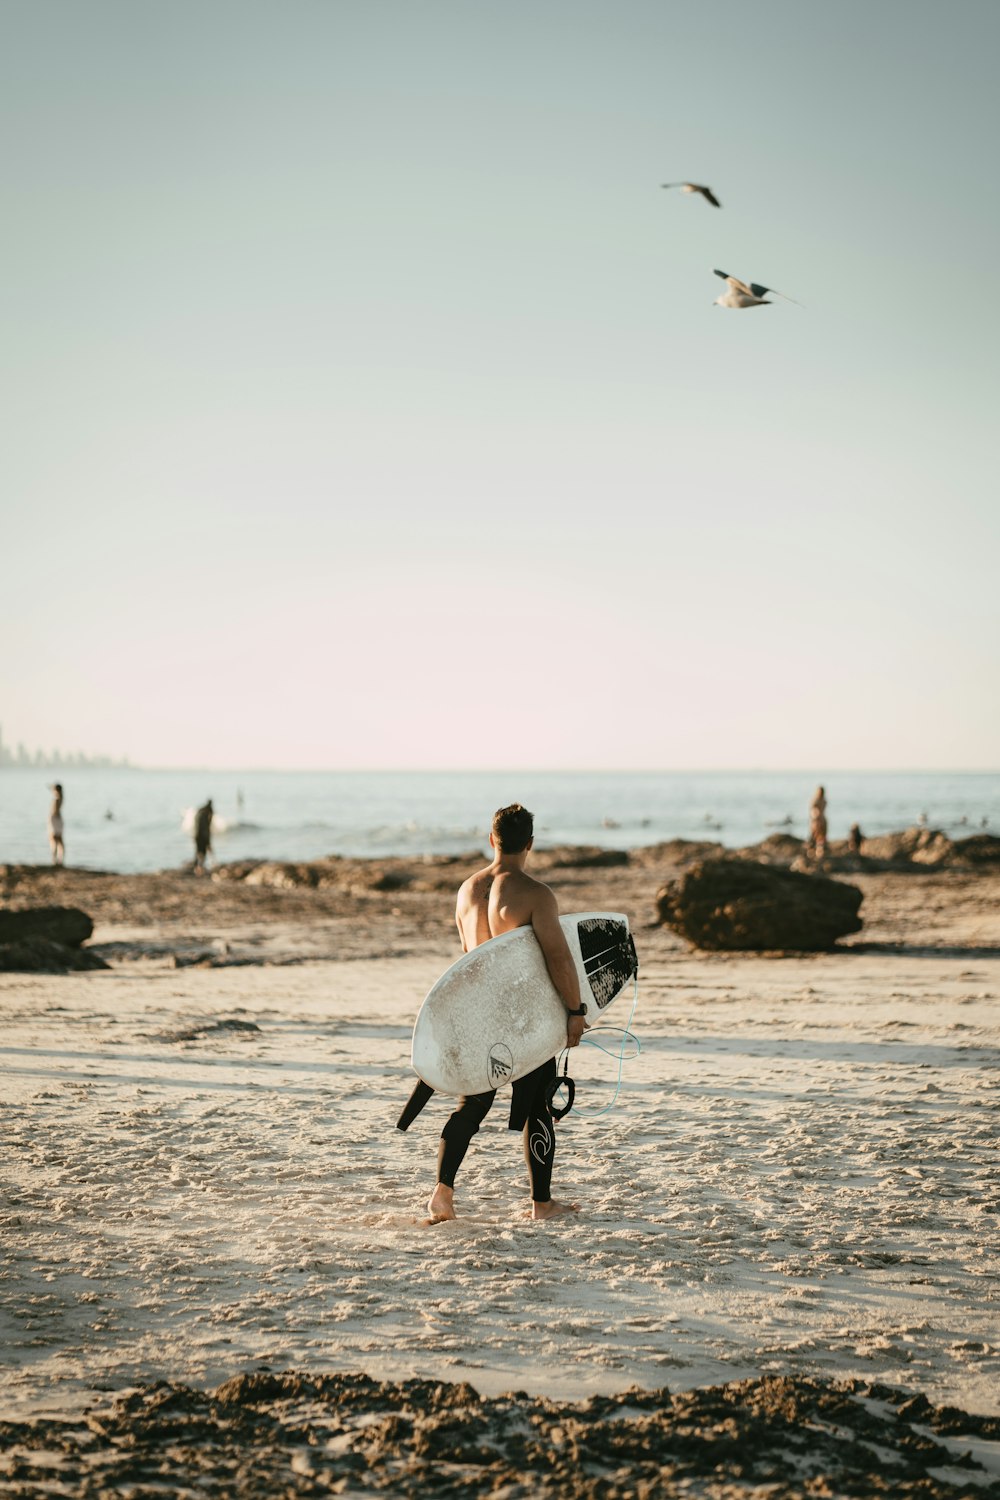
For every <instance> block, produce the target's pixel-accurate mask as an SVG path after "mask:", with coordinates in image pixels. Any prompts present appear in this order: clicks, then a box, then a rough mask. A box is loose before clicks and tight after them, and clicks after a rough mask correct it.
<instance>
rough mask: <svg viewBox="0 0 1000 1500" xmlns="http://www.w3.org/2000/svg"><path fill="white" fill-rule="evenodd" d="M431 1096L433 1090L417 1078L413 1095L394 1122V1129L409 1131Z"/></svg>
mask: <svg viewBox="0 0 1000 1500" xmlns="http://www.w3.org/2000/svg"><path fill="white" fill-rule="evenodd" d="M433 1094H434V1090H433V1089H432V1088H431V1086H430V1084H429V1083H425V1082H424V1080H423V1079H422V1078H418V1079H417V1081H416V1083H415V1084H414V1087H413V1093H412V1094H411V1095H410V1097H409V1099H408V1100H407V1101H406V1107H405V1108H404V1110H403V1113H402V1114H401V1115H400V1117H399V1119H398V1120H397V1121H396V1129H397V1130H409V1128H410V1126H411V1125H412V1124H413V1122H414V1120H415V1119H416V1118H417V1115H419V1113H420V1111H421V1110H422V1109H423V1107H424V1105H425V1104H426V1103H427V1101H428V1100H429V1099H430V1098H431V1097H432V1096H433Z"/></svg>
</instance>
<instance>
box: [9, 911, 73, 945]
mask: <svg viewBox="0 0 1000 1500" xmlns="http://www.w3.org/2000/svg"><path fill="white" fill-rule="evenodd" d="M93 930H94V924H93V922H92V921H91V920H90V918H89V917H88V916H87V913H86V912H85V911H80V910H79V909H78V908H77V907H75V906H27V907H24V908H23V909H22V910H20V911H18V910H13V911H11V910H5V911H0V944H7V943H19V942H22V941H23V940H24V939H25V938H36V937H37V938H46V939H47V940H48V941H49V942H52V943H59V944H60V945H61V946H62V947H64V948H79V947H80V944H81V943H85V942H86V941H87V939H88V938H89V937H90V935H91V933H92V932H93Z"/></svg>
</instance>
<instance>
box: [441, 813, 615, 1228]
mask: <svg viewBox="0 0 1000 1500" xmlns="http://www.w3.org/2000/svg"><path fill="white" fill-rule="evenodd" d="M533 828H534V824H533V819H532V815H531V813H530V812H528V810H527V808H524V807H522V806H521V804H520V803H519V802H514V803H512V804H511V806H510V807H501V808H500V810H499V812H497V813H496V814H495V815H494V818H493V831H492V833H491V834H490V847H491V848H492V850H493V862H492V864H489V865H487V866H486V868H485V869H484V870H478V871H477V872H476V874H475V875H471V876H470V877H469V879H468V880H467V881H466V882H465V884H464V885H463V886H462V888H461V890H460V891H459V893H458V903H457V906H456V909H455V920H456V922H457V923H458V931H459V934H460V935H461V938H462V949H463V951H464V952H465V953H468V952H469V950H470V948H478V946H479V944H480V943H485V942H487V941H488V940H489V939H490V938H494V937H499V935H500V933H501V932H509V931H510V930H511V928H513V927H526V926H529V925H530V926H531V927H533V928H534V931H535V936H536V938H537V939H538V942H539V945H540V946H541V950H542V953H543V954H544V955H545V963H546V966H547V968H548V971H549V974H550V975H551V977H552V983H553V984H554V985H555V987H556V989H557V990H558V992H559V995H560V998H561V999H562V1003H563V1005H565V1007H566V1012H567V1016H566V1045H567V1047H576V1046H577V1045H578V1044H579V1041H580V1038H581V1037H582V1035H583V1033H584V1031H585V1029H586V1025H587V1023H586V1021H585V1019H584V1016H585V1014H586V1009H585V1007H584V1006H583V1005H581V1003H580V985H579V981H578V979H577V976H576V968H575V965H574V963H573V959H572V956H571V954H570V951H569V945H568V943H567V942H566V938H565V936H564V934H563V930H562V928H561V927H560V925H559V907H558V905H557V903H556V898H555V896H554V895H553V894H552V892H551V891H550V890H549V888H548V886H547V885H542V883H541V881H539V880H533V879H532V877H531V876H530V875H526V874H525V871H524V866H525V863H526V861H527V858H528V855H529V853H530V852H531V846H532V843H533V842H534V839H533V836H532V835H533ZM555 1078H556V1060H555V1058H554V1057H552V1058H549V1060H548V1062H545V1063H542V1064H541V1066H540V1067H538V1068H535V1069H534V1071H533V1072H531V1073H528V1074H527V1075H526V1076H525V1077H524V1078H519V1079H518V1080H517V1082H516V1083H515V1084H514V1086H513V1089H512V1090H511V1106H510V1118H509V1120H508V1125H509V1127H510V1129H511V1130H520V1129H521V1128H522V1126H523V1128H524V1159H525V1161H526V1162H527V1165H528V1176H529V1178H530V1181H531V1217H532V1218H533V1219H551V1218H554V1217H555V1215H556V1214H563V1213H569V1212H573V1211H575V1210H576V1208H577V1207H578V1205H577V1204H575V1203H560V1202H558V1201H557V1200H556V1199H555V1198H553V1197H552V1195H551V1193H550V1191H549V1187H550V1184H551V1181H552V1162H553V1158H554V1157H555V1152H556V1139H555V1130H554V1128H553V1120H552V1115H551V1113H550V1112H549V1105H548V1100H547V1098H546V1092H547V1090H548V1087H549V1085H550V1084H551V1083H553V1082H554V1081H555ZM495 1098H496V1090H495V1089H492V1090H490V1092H489V1093H485V1094H466V1095H465V1096H464V1097H463V1098H461V1099H460V1100H459V1101H458V1108H457V1109H456V1110H455V1112H454V1114H453V1115H452V1116H451V1118H450V1119H449V1120H448V1122H447V1124H446V1125H445V1127H444V1130H443V1131H442V1132H441V1144H440V1147H439V1148H438V1180H437V1186H436V1187H435V1189H434V1191H433V1193H432V1194H431V1197H430V1202H429V1203H428V1205H427V1209H428V1213H429V1214H430V1218H429V1220H428V1223H431V1224H439V1223H440V1222H441V1221H442V1220H443V1219H453V1218H454V1217H455V1201H454V1200H455V1193H454V1188H455V1173H456V1172H457V1171H458V1169H459V1167H460V1166H461V1164H462V1160H463V1158H464V1156H465V1153H466V1151H468V1149H469V1143H470V1142H471V1140H472V1137H473V1136H474V1135H475V1133H476V1131H477V1130H478V1129H479V1127H480V1125H481V1124H482V1122H483V1120H484V1119H485V1118H486V1115H487V1114H488V1112H489V1109H490V1106H491V1105H492V1103H493V1100H494V1099H495Z"/></svg>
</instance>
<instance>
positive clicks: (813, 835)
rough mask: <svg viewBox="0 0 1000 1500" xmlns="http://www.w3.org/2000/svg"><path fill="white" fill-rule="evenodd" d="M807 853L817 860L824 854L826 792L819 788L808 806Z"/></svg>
mask: <svg viewBox="0 0 1000 1500" xmlns="http://www.w3.org/2000/svg"><path fill="white" fill-rule="evenodd" d="M809 852H810V853H811V854H815V855H816V857H817V859H822V858H823V856H824V854H825V853H826V792H825V791H824V789H823V788H822V787H821V786H818V787H817V788H816V790H815V792H814V793H813V799H812V801H811V802H810V804H809Z"/></svg>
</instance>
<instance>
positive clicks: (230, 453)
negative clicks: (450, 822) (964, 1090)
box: [0, 0, 1000, 769]
mask: <svg viewBox="0 0 1000 1500" xmlns="http://www.w3.org/2000/svg"><path fill="white" fill-rule="evenodd" d="M0 16H2V21H3V25H2V47H0V57H2V61H0V140H2V148H0V149H2V152H3V164H4V165H3V174H4V184H3V187H4V191H3V198H4V204H5V208H6V219H7V227H6V229H5V232H4V263H5V272H4V277H3V281H2V284H0V297H2V300H3V327H4V335H3V339H2V341H0V349H2V353H0V360H2V367H3V383H4V391H3V398H4V411H5V418H6V420H5V428H6V434H5V442H4V446H3V455H2V458H0V475H2V480H3V483H2V491H0V493H2V506H3V511H2V523H0V630H2V634H3V642H4V650H3V673H2V692H0V726H2V730H3V733H4V736H5V739H6V740H7V741H8V742H9V741H11V740H24V741H25V742H27V743H28V744H29V745H32V746H35V745H39V746H43V747H48V746H52V745H59V746H61V747H63V748H64V749H66V748H80V749H84V750H86V751H89V752H92V753H94V752H102V751H103V752H107V753H111V754H114V755H116V756H117V755H128V756H129V757H130V758H131V759H132V760H133V761H136V762H139V763H142V764H147V765H160V766H167V765H192V764H197V765H203V766H227V765H229V766H242V767H247V766H261V767H264V766H275V767H325V768H339V767H345V768H349V767H359V768H375V767H383V766H392V767H404V768H405V767H469V768H478V767H495V766H508V767H511V768H517V767H522V766H523V767H528V766H532V767H561V766H565V767H579V768H625V769H627V768H633V767H635V768H648V769H659V768H664V769H675V768H689V767H690V768H726V767H755V768H756V767H763V768H807V767H811V766H822V767H825V768H828V769H836V768H843V767H857V768H892V767H920V768H993V767H995V766H996V765H997V763H998V760H1000V757H998V753H997V746H998V743H1000V693H998V691H997V683H998V678H1000V674H998V655H1000V653H998V645H1000V625H998V606H997V598H998V593H1000V590H998V586H997V558H998V548H997V542H998V530H1000V526H998V521H997V511H998V507H997V503H996V499H995V494H996V489H997V484H996V464H997V439H996V429H997V395H998V391H997V349H998V346H1000V338H998V335H1000V299H998V298H997V297H996V295H995V293H994V290H993V286H992V283H993V279H994V270H993V266H992V256H993V254H994V253H995V251H996V248H997V246H998V244H1000V194H998V189H997V172H996V162H995V152H996V143H997V139H998V137H1000V106H998V90H997V87H996V61H997V57H998V56H1000V7H998V6H997V4H996V3H995V0H955V3H952V4H950V5H947V6H945V5H942V4H940V3H938V0H840V3H838V4H836V5H831V4H829V3H825V0H824V3H814V0H763V3H757V4H755V5H753V6H746V5H736V4H735V3H732V0H716V3H714V4H712V5H711V6H709V5H695V4H690V3H688V4H683V5H682V4H673V3H667V0H658V3H653V0H615V3H611V0H608V3H591V0H531V3H528V0H504V3H503V4H500V3H497V0H489V3H486V0H271V3H266V4H265V3H260V0H197V3H190V0H170V3H169V4H155V3H152V0H145V3H136V0H87V3H85V4H81V3H79V0H58V3H57V0H20V3H12V0H7V3H4V4H2V6H0ZM682 178H693V179H694V180H695V181H699V182H707V183H709V184H711V185H712V187H713V188H714V190H715V192H716V193H717V194H718V196H719V198H720V199H721V201H722V204H723V208H722V209H721V210H716V209H713V208H712V207H710V206H709V205H708V204H706V203H704V202H703V201H702V200H701V199H695V198H688V197H684V196H682V195H680V194H679V193H668V192H664V191H662V190H661V189H660V187H659V184H660V183H661V182H666V181H671V180H675V179H682ZM717 266H718V267H722V268H723V269H725V270H726V271H729V272H733V273H735V274H736V275H738V276H741V277H743V278H745V279H748V280H749V279H752V280H755V281H760V282H764V283H765V284H767V285H774V286H776V287H778V288H780V289H781V291H783V292H787V293H788V295H789V296H791V297H794V298H796V299H797V300H798V301H799V302H800V303H802V306H801V307H796V306H793V305H792V304H790V303H787V302H781V301H780V300H779V301H778V302H777V305H776V306H774V307H771V308H767V309H753V310H749V311H745V312H734V311H727V310H724V309H722V308H718V307H713V306H712V305H711V304H712V301H713V299H714V298H715V297H716V296H718V295H719V293H720V292H721V291H722V290H723V287H722V282H721V281H719V280H717V279H716V278H715V277H714V276H713V274H712V271H713V268H714V267H717Z"/></svg>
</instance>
